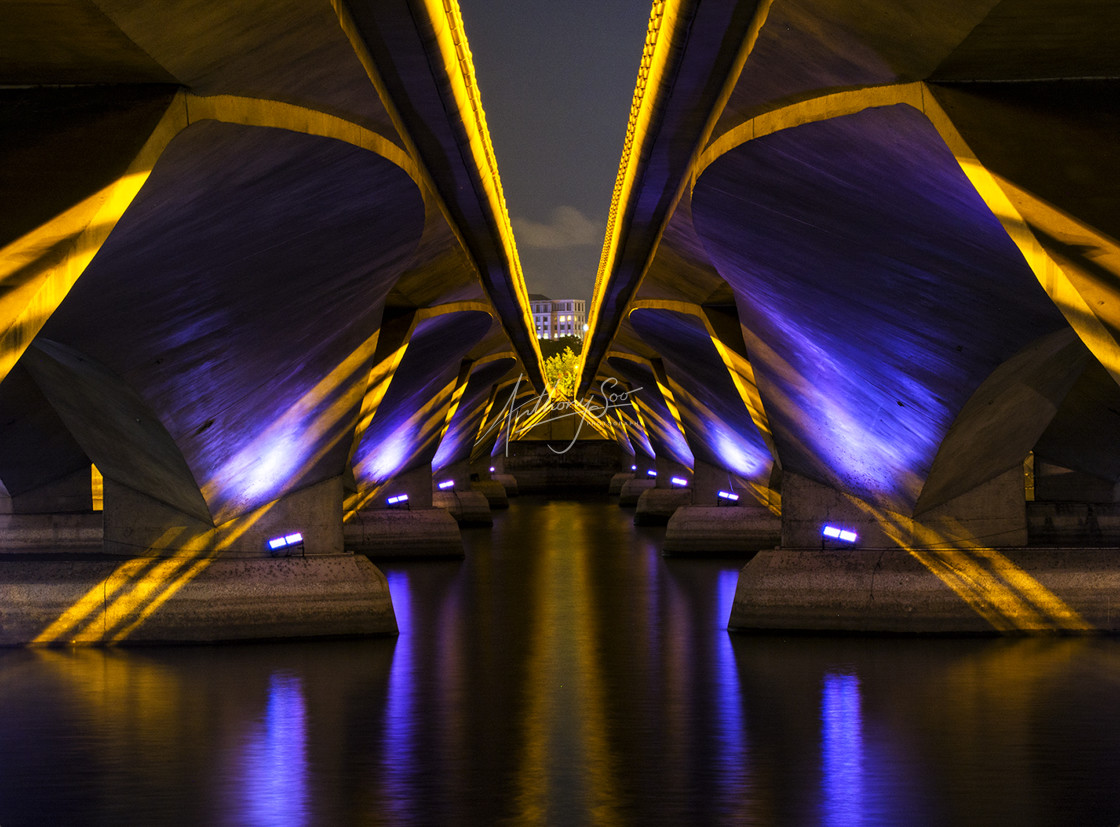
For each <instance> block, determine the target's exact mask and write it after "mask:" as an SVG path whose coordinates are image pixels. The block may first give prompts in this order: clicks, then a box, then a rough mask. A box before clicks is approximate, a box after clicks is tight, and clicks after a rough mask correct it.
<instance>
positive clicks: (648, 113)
mask: <svg viewBox="0 0 1120 827" xmlns="http://www.w3.org/2000/svg"><path fill="white" fill-rule="evenodd" d="M772 4H773V0H761V2H760V3H759V4H758V7H757V8H756V10H755V13H754V17H753V18H752V20H751V23H750V26H749V27H748V29H747V32H746V36H745V37H744V38H743V42H742V43H741V44H740V45H739V49H738V51H737V52H736V55H735V58H734V60H733V62H732V64H731V67H730V70H729V71H728V74H727V77H726V78H724V80H723V85H722V86H721V88H720V93H719V95H718V96H717V98H716V100H715V103H714V105H713V106H712V109H711V111H710V112H709V113H708V114H707V119H706V121H705V124H704V127H703V129H702V130H701V132H700V134H699V135H698V136H697V141H696V143H695V145H694V148H693V152H692V157H691V159H690V161H689V165H688V167H689V169H690V170H696V169H697V166H698V163H699V158H700V156H701V155H702V153H703V150H704V147H705V145H706V144H707V143H708V141H709V140H710V139H711V136H712V133H713V132H714V131H715V128H716V124H717V123H718V122H719V119H720V116H721V115H722V114H723V111H724V109H725V108H726V107H727V102H728V101H729V100H730V98H731V95H732V93H733V92H734V90H735V86H736V85H737V84H738V82H739V77H740V76H741V74H742V72H743V67H744V66H745V65H746V62H747V58H748V57H749V56H750V54H751V53H752V52H753V51H754V48H755V44H756V43H757V42H758V35H759V32H760V31H761V30H762V27H763V24H764V23H765V22H766V19H767V17H768V16H769V14H770V6H771V5H772ZM681 5H682V3H681V2H679V1H678V2H665V0H661V1H660V2H655V3H654V4H653V9H652V11H651V13H650V21H649V27H648V30H647V33H646V43H645V49H644V51H643V53H642V61H641V64H640V67H639V69H638V79H637V82H636V83H635V88H634V97H633V100H632V102H631V105H630V119H629V121H628V123H627V126H626V139H625V141H624V144H623V150H622V158H621V160H620V161H619V167H618V175H617V177H616V179H615V187H614V192H613V194H612V196H611V206H610V211H609V213H608V215H607V232H606V238H605V240H604V243H603V250H602V253H601V255H600V258H599V268H598V270H597V271H596V274H595V288H594V291H593V293H592V299H591V310H590V313H589V315H588V327H589V328H590V330H591V334H592V335H589V336H586V337H584V347H583V359H581V362H582V363H583V365H584V369H585V371H587V372H588V373H589V378H590V377H591V376H593V375H594V373H595V372H596V371H598V369H599V365H598V363H597V364H594V365H592V364H588V357H589V353H588V350H589V348H590V344H591V341H592V339H593V338H594V333H595V331H596V330H597V328H598V325H599V315H600V308H601V307H602V304H603V302H604V301H605V300H606V294H607V289H608V287H609V284H610V277H611V275H612V274H613V272H614V269H615V266H616V263H617V260H618V256H619V253H620V250H621V245H622V240H623V237H624V236H625V235H626V233H627V232H628V230H629V227H627V226H626V224H627V222H628V221H629V217H630V215H632V213H633V210H634V207H635V206H636V203H637V198H638V195H639V193H638V192H637V186H638V183H639V181H640V178H641V175H642V174H643V173H644V171H645V170H644V161H645V157H646V155H647V153H645V152H642V151H641V150H642V149H644V148H645V146H646V144H647V142H649V141H652V140H653V139H655V138H656V137H657V135H656V133H655V132H654V130H653V124H654V121H655V118H657V117H659V114H660V112H659V110H660V109H661V107H662V106H663V105H664V100H663V99H664V98H665V97H666V96H668V95H670V94H671V93H672V84H671V83H667V82H666V81H667V73H668V71H669V66H670V64H671V62H672V60H673V59H674V58H675V57H676V55H675V51H676V49H674V46H673V35H674V34H675V32H676V30H677V29H678V28H679V27H681V26H687V25H689V24H690V23H691V19H690V17H688V16H687V15H682V14H681V8H680V6H681ZM694 177H695V174H691V175H688V174H686V175H684V176H682V179H681V181H680V182H679V184H678V187H677V189H676V191H675V193H674V195H673V199H672V202H671V203H670V205H669V207H668V209H667V210H666V212H665V217H664V220H663V223H662V225H661V227H659V228H657V234H656V237H655V240H654V242H653V244H652V245H651V248H650V250H649V252H648V255H647V257H646V261H645V263H644V266H643V268H642V272H641V273H640V274H639V277H638V280H637V282H636V283H635V284H634V286H633V292H634V293H635V294H636V292H637V290H638V286H639V285H640V283H641V280H642V279H644V278H645V274H646V272H647V271H648V270H649V267H650V264H651V263H652V262H653V259H654V257H655V255H656V253H657V248H658V246H659V245H660V243H661V237H662V235H663V234H664V232H665V227H666V226H668V222H669V221H670V219H671V218H672V216H673V213H674V211H675V210H676V208H677V205H678V204H679V203H680V201H681V199H682V198H683V197H684V195H685V193H686V192H687V191H688V190H689V188H690V187H691V186H692V181H693V179H694ZM611 335H613V332H612V334H611ZM582 385H583V381H582V380H581V381H580V382H579V383H577V386H582Z"/></svg>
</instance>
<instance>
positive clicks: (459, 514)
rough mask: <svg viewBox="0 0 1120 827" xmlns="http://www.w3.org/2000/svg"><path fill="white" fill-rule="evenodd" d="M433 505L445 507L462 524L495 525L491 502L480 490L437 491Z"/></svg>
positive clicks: (433, 497) (433, 498)
mask: <svg viewBox="0 0 1120 827" xmlns="http://www.w3.org/2000/svg"><path fill="white" fill-rule="evenodd" d="M432 505H434V506H435V507H436V508H442V509H445V510H446V511H447V513H448V514H450V515H451V517H452V519H454V520H455V522H457V523H458V524H459V525H461V526H464V525H465V526H486V525H494V515H493V514H492V513H491V511H490V503H489V502H488V501H487V499H486V496H485V495H484V494H482V493H481V492H480V491H459V490H455V491H436V492H435V493H434V494H432Z"/></svg>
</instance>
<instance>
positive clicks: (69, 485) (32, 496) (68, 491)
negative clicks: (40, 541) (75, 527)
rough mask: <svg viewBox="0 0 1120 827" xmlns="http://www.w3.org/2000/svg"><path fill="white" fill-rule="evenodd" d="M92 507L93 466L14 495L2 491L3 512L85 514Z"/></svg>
mask: <svg viewBox="0 0 1120 827" xmlns="http://www.w3.org/2000/svg"><path fill="white" fill-rule="evenodd" d="M92 510H93V492H92V488H91V475H90V468H89V466H88V465H87V466H86V467H85V468H83V469H81V470H80V471H75V472H74V473H72V474H68V475H67V476H64V477H61V478H59V479H57V480H52V481H51V482H48V483H46V484H44V485H40V486H39V487H38V488H35V489H33V490H31V491H22V492H20V493H19V494H16V495H15V496H10V495H8V494H6V493H4V494H0V513H3V514H82V513H87V514H88V513H89V512H90V511H92Z"/></svg>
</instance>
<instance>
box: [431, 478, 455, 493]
mask: <svg viewBox="0 0 1120 827" xmlns="http://www.w3.org/2000/svg"><path fill="white" fill-rule="evenodd" d="M436 487H437V488H439V490H440V491H446V490H447V489H448V488H454V487H455V480H444V481H443V482H441V483H440V484H439V485H438V486H436Z"/></svg>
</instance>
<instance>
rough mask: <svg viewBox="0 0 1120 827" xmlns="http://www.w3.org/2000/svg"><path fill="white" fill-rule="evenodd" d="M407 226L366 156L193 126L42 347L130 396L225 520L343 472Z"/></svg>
mask: <svg viewBox="0 0 1120 827" xmlns="http://www.w3.org/2000/svg"><path fill="white" fill-rule="evenodd" d="M386 199H388V201H387V200H386ZM390 207H391V208H390ZM423 214H424V208H423V203H422V198H421V196H420V193H419V190H418V188H417V187H416V185H415V183H414V182H413V180H412V179H411V177H409V176H408V175H407V173H406V172H405V171H404V170H402V169H401V168H400V167H399V166H398V165H396V164H394V163H392V162H391V161H389V160H387V159H384V158H382V157H381V156H379V155H377V154H375V153H371V152H367V151H365V150H364V149H362V148H360V147H357V146H354V145H352V144H348V143H343V142H340V141H335V140H332V139H328V138H322V137H319V136H310V135H304V134H301V133H297V132H293V131H290V130H285V129H275V128H272V127H253V126H243V125H240V124H228V123H223V122H219V121H215V120H210V119H206V120H201V121H198V122H196V123H194V124H191V125H190V126H188V127H186V128H185V129H183V130H182V131H181V132H180V133H179V134H178V135H176V137H175V139H174V140H172V141H171V142H170V144H169V146H168V148H167V149H166V150H165V152H164V153H163V154H162V155H161V157H160V159H159V161H158V162H157V164H156V165H155V166H154V169H153V172H152V174H151V176H150V178H149V181H148V186H146V187H145V189H144V190H143V191H142V192H141V193H140V194H139V195H138V196H137V199H136V200H135V201H134V202H133V205H132V209H130V210H129V211H128V212H127V213H126V214H125V215H124V216H123V217H122V219H121V221H120V222H119V223H118V226H117V228H116V231H115V232H114V233H113V235H112V236H111V237H110V238H109V239H108V240H107V241H106V243H105V245H104V246H103V247H102V250H101V254H100V255H99V256H98V257H97V259H95V260H94V262H93V263H91V265H90V266H89V267H88V268H87V271H86V274H85V276H84V277H83V279H81V280H79V282H78V283H77V284H76V285H75V286H74V288H73V289H72V290H71V293H70V296H69V297H68V300H67V301H66V302H63V303H62V304H61V305H60V308H59V310H58V311H56V312H55V314H54V315H53V316H52V318H51V320H50V321H49V322H48V327H49V328H50V330H51V331H52V333H51V334H50V335H51V336H52V337H53V338H56V339H58V340H60V341H63V342H65V343H67V344H69V345H71V346H72V347H74V348H76V349H77V350H79V351H82V352H85V353H87V354H88V355H89V356H90V357H92V358H93V359H95V360H97V361H99V362H101V363H103V364H105V365H107V366H108V367H109V368H110V369H111V370H113V371H114V372H116V373H117V374H118V375H120V376H122V377H123V378H124V379H125V380H126V381H127V382H129V384H131V385H133V386H134V387H135V388H137V390H138V391H139V392H140V393H141V394H142V395H144V396H145V398H146V399H147V400H148V403H149V404H150V405H152V407H153V409H154V410H155V411H156V412H157V415H158V416H160V417H161V419H163V421H164V422H165V424H166V425H167V427H168V430H169V431H170V432H171V433H172V435H173V437H174V438H175V439H176V440H177V441H178V442H179V443H180V444H181V445H182V447H183V449H184V451H185V453H186V456H187V458H188V463H189V464H190V465H191V466H192V469H193V470H194V473H195V475H196V477H197V478H198V480H199V482H200V484H201V486H202V490H203V493H204V495H205V497H206V499H207V502H208V503H210V506H211V510H212V511H213V514H214V516H215V519H216V520H218V521H219V522H224V521H225V520H227V519H229V518H230V517H232V516H234V515H236V514H237V513H242V512H243V511H245V510H247V509H251V508H253V507H256V506H258V505H260V504H261V503H263V502H266V501H268V500H271V499H273V498H274V497H276V496H279V495H280V494H282V493H283V492H284V491H286V490H291V489H293V488H297V487H301V486H305V485H308V484H310V483H311V482H312V481H313V480H316V479H321V478H323V476H324V475H326V476H330V474H331V473H333V474H340V473H341V472H342V469H343V468H344V459H343V458H342V457H341V456H336V454H337V453H338V451H339V450H340V449H341V450H343V451H345V450H346V448H347V447H348V442H347V441H346V440H344V438H343V434H344V433H345V432H346V430H347V429H348V427H349V425H348V424H347V423H348V422H350V421H351V418H352V417H353V416H356V412H357V405H358V401H359V400H360V398H361V393H362V391H363V390H364V381H365V379H366V373H365V371H366V370H368V368H365V369H363V368H364V366H365V365H368V359H369V358H370V357H371V355H372V337H373V336H374V335H375V334H376V331H377V326H378V324H379V322H380V312H381V311H380V305H381V303H382V302H383V300H384V296H385V295H386V294H387V293H388V291H389V289H390V287H391V285H392V282H393V281H394V280H395V278H396V275H397V271H398V270H399V268H400V267H401V266H402V265H403V262H404V261H405V260H406V257H407V256H408V254H409V253H410V252H411V250H412V249H413V248H414V246H415V244H416V241H417V239H418V238H419V237H420V232H421V228H422V223H423ZM356 238H360V239H362V240H361V242H360V243H358V244H355V243H354V239H356ZM327 249H331V250H332V254H331V256H330V258H329V259H325V258H324V256H323V252H324V251H325V250H327ZM91 278H92V279H93V280H94V281H93V282H90V281H89V280H90V279H91ZM301 285H302V287H301ZM311 285H315V286H316V288H317V289H316V290H315V291H313V292H311V293H308V292H307V288H308V287H309V286H311ZM161 291H163V292H161ZM75 302H76V303H77V304H75ZM79 305H80V306H79ZM324 318H333V320H334V321H333V322H332V324H331V327H330V328H329V329H323V328H322V319H324ZM172 366H176V368H177V369H175V370H172V369H171V367H172ZM328 466H330V467H334V466H337V467H336V468H334V470H333V471H328Z"/></svg>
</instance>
